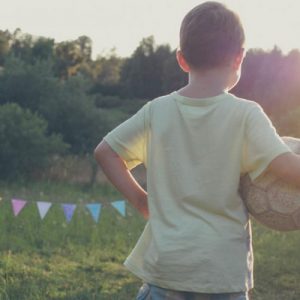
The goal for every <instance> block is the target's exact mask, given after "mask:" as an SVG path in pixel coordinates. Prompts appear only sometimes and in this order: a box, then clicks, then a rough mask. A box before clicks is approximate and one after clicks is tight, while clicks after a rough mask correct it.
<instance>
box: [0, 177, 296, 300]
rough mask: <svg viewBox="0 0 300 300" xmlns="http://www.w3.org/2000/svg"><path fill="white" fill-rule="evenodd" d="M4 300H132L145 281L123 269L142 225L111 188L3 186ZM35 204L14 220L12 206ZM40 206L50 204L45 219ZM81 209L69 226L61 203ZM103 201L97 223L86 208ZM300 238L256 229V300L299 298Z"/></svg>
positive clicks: (0, 292) (0, 283)
mask: <svg viewBox="0 0 300 300" xmlns="http://www.w3.org/2000/svg"><path fill="white" fill-rule="evenodd" d="M0 197H1V199H2V200H1V201H0V300H8V299H9V300H25V299H26V300H42V299H43V300H44V299H49V300H59V299H66V300H75V299H76V300H79V299H81V300H93V299H95V300H96V299H103V300H108V299H113V300H117V299H121V300H127V299H128V300H129V299H134V297H135V295H136V292H137V290H138V288H139V286H140V284H141V281H140V280H139V279H138V278H136V277H134V276H133V275H131V274H130V273H129V272H128V271H127V270H126V269H125V268H124V267H123V265H122V263H123V261H124V259H125V258H126V256H127V255H128V254H129V252H130V250H131V249H132V247H133V246H134V245H135V242H136V241H137V239H138V237H139V235H140V233H141V231H142V229H143V226H144V220H143V219H142V218H141V217H140V216H139V215H137V213H136V212H135V210H133V209H132V208H131V207H130V206H129V205H127V215H126V217H125V218H124V217H122V216H121V215H120V214H119V213H118V212H117V211H116V210H115V209H114V208H113V207H112V206H111V205H110V202H111V201H115V200H119V199H122V197H121V195H120V194H119V193H118V192H117V191H116V190H115V189H113V188H112V187H111V186H110V185H101V186H96V187H89V186H80V185H73V184H66V183H53V182H36V183H32V182H31V183H28V182H22V183H20V182H19V183H17V184H4V183H2V184H1V183H0ZM14 197H18V198H23V199H26V200H30V201H32V202H29V203H28V204H27V206H25V208H24V209H23V210H22V211H21V213H20V214H19V215H18V216H17V217H14V215H13V213H12V209H11V203H10V199H11V198H14ZM35 201H50V202H55V203H57V204H53V206H52V207H51V208H50V210H49V212H48V214H47V215H46V217H45V219H44V220H41V219H40V216H39V213H38V210H37V207H36V205H35ZM68 202H69V203H76V204H78V207H77V209H76V211H75V213H74V216H73V218H72V220H71V222H70V223H67V222H66V220H65V216H64V214H63V211H62V209H61V207H60V204H61V203H68ZM91 202H101V203H102V204H103V208H102V211H101V215H100V220H99V222H98V223H97V224H96V223H95V222H94V221H93V219H92V217H91V216H90V213H89V212H88V211H87V209H86V208H85V206H84V205H85V204H87V203H91ZM299 249H300V237H299V232H294V233H284V234H283V233H278V232H274V231H271V230H267V229H265V228H263V227H261V226H259V225H258V224H254V251H255V278H256V280H255V281H256V287H255V289H254V291H253V292H252V299H255V300H279V299H280V300H298V299H300V285H299V282H300V256H299Z"/></svg>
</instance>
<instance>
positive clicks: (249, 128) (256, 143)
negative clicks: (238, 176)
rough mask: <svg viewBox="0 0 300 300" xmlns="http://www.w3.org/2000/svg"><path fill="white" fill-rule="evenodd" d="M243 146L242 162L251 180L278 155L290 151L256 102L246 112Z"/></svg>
mask: <svg viewBox="0 0 300 300" xmlns="http://www.w3.org/2000/svg"><path fill="white" fill-rule="evenodd" d="M243 148H244V149H243V164H244V167H245V171H246V172H247V173H248V174H249V176H250V178H251V179H252V180H254V179H256V178H257V177H258V176H259V175H261V174H262V173H263V172H264V171H265V170H266V168H267V167H268V165H269V164H270V163H271V161H272V160H273V159H274V158H276V157H277V156H278V155H280V154H283V153H286V152H291V150H290V148H289V147H288V146H287V145H286V144H285V143H284V142H283V141H282V139H281V138H280V136H279V135H278V134H277V132H276V129H275V128H274V126H273V125H272V122H271V121H270V119H269V118H268V117H267V115H266V114H265V113H264V112H263V110H262V108H261V107H260V106H259V105H258V104H255V106H254V107H253V108H252V109H251V111H250V112H249V114H248V117H247V120H246V138H245V143H244V147H243Z"/></svg>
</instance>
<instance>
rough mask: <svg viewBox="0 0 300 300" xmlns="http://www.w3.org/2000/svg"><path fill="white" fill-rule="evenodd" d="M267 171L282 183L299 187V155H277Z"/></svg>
mask: <svg viewBox="0 0 300 300" xmlns="http://www.w3.org/2000/svg"><path fill="white" fill-rule="evenodd" d="M269 170H270V171H271V172H272V173H273V174H275V175H276V176H278V177H279V178H281V179H283V180H284V181H287V182H289V183H292V184H296V185H297V186H300V156H299V155H297V154H294V153H285V154H282V155H279V156H278V157H277V158H275V159H274V160H273V161H272V162H271V164H270V165H269Z"/></svg>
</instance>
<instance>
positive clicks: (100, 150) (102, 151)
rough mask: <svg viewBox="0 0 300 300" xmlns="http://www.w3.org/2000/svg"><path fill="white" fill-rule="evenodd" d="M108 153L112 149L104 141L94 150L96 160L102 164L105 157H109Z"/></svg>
mask: <svg viewBox="0 0 300 300" xmlns="http://www.w3.org/2000/svg"><path fill="white" fill-rule="evenodd" d="M108 151H111V150H110V147H109V146H108V144H107V143H106V142H105V141H104V140H102V141H101V142H100V143H99V144H98V146H97V147H96V148H95V150H94V158H95V159H96V160H97V162H99V163H100V162H101V160H102V159H103V157H105V156H106V155H107V152H108Z"/></svg>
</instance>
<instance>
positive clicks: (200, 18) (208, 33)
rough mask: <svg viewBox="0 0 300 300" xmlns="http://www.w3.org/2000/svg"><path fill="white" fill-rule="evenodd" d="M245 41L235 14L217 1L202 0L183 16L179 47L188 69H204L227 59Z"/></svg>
mask: <svg viewBox="0 0 300 300" xmlns="http://www.w3.org/2000/svg"><path fill="white" fill-rule="evenodd" d="M244 42H245V35H244V30H243V26H242V24H241V21H240V19H239V17H238V15H237V14H235V13H234V12H233V11H231V10H229V9H228V8H227V7H226V6H225V5H224V4H221V3H218V2H205V3H203V4H200V5H198V6H196V7H194V8H193V9H192V10H191V11H190V12H188V13H187V15H186V16H185V17H184V19H183V21H182V24H181V28H180V50H181V51H182V54H183V57H184V59H185V60H186V62H187V64H188V65H189V67H190V68H191V69H195V70H208V69H212V68H216V67H223V66H225V65H227V64H228V63H230V62H231V61H232V59H234V58H235V57H236V56H237V55H238V54H239V53H240V51H241V49H242V47H243V44H244Z"/></svg>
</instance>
